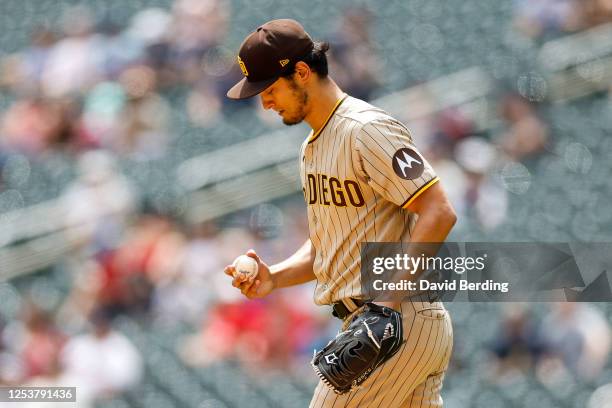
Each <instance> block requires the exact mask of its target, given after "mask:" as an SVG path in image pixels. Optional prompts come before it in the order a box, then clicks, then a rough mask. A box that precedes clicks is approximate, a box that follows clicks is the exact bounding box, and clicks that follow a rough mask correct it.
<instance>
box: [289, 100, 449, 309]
mask: <svg viewBox="0 0 612 408" xmlns="http://www.w3.org/2000/svg"><path fill="white" fill-rule="evenodd" d="M300 157H301V165H300V177H301V181H302V186H303V192H304V198H305V200H306V204H307V213H308V224H309V230H310V239H311V241H312V244H313V246H314V248H315V251H316V257H315V261H314V273H315V275H316V277H317V288H316V290H315V295H314V300H315V303H317V304H319V305H321V304H331V303H333V302H336V301H339V300H341V299H344V298H347V297H353V298H360V297H361V279H360V268H361V262H360V244H361V243H362V242H366V241H368V242H402V240H407V239H409V236H410V232H411V231H412V229H413V228H414V224H415V222H416V217H417V215H416V214H414V213H412V212H410V211H408V210H407V209H406V208H407V207H408V206H409V205H410V203H411V202H412V201H413V200H414V199H415V198H416V197H417V196H418V195H419V194H421V193H422V192H423V191H425V190H426V189H427V188H429V187H430V186H431V185H433V184H434V183H436V182H437V180H438V178H437V177H436V175H435V173H434V170H433V169H432V167H431V166H430V165H429V163H428V162H427V161H426V160H425V159H424V158H423V156H421V155H420V154H419V153H418V150H417V149H416V147H415V146H414V143H413V140H412V136H411V135H410V132H409V131H408V129H406V127H405V126H404V125H403V124H402V123H400V122H399V121H398V120H396V119H394V118H393V117H391V116H390V115H388V114H387V113H385V112H384V111H382V110H381V109H378V108H376V107H374V106H372V105H370V104H368V103H366V102H364V101H361V100H359V99H356V98H353V97H350V96H346V97H345V98H343V99H341V100H340V101H338V103H337V104H336V106H335V108H334V110H333V111H332V112H331V114H330V116H329V118H328V119H327V121H326V122H325V124H324V125H323V127H322V128H321V129H320V130H319V131H318V132H317V133H314V134H313V133H312V132H311V134H310V135H309V137H308V138H307V139H306V140H305V141H304V143H303V144H302V147H301V150H300Z"/></svg>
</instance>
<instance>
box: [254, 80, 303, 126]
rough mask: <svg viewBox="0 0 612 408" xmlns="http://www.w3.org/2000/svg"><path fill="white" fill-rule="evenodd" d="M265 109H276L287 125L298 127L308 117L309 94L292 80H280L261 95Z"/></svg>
mask: <svg viewBox="0 0 612 408" xmlns="http://www.w3.org/2000/svg"><path fill="white" fill-rule="evenodd" d="M260 97H261V103H262V105H263V107H264V109H274V110H275V111H276V112H278V114H279V115H280V116H281V117H282V118H283V123H284V124H285V125H297V124H298V123H300V122H302V121H303V120H304V118H305V117H306V103H307V102H308V93H307V92H306V90H305V89H304V88H302V87H300V85H299V84H298V83H297V82H296V81H295V80H294V79H293V78H292V77H286V78H279V79H278V81H276V82H274V83H273V84H272V85H270V86H269V87H267V88H266V89H265V90H264V91H263V92H262V93H261V94H260Z"/></svg>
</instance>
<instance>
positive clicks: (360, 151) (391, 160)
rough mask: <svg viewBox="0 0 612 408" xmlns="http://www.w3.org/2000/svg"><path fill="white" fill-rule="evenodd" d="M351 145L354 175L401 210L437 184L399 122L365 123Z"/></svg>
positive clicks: (428, 165)
mask: <svg viewBox="0 0 612 408" xmlns="http://www.w3.org/2000/svg"><path fill="white" fill-rule="evenodd" d="M354 143H355V151H356V152H357V154H356V155H354V159H353V160H354V161H356V162H354V163H353V166H354V168H355V169H358V170H356V171H359V173H360V175H361V176H362V178H363V179H364V180H365V181H366V182H367V183H368V185H370V186H371V187H372V189H374V191H376V192H377V193H378V194H380V195H381V196H382V197H383V198H385V199H386V200H388V201H390V202H392V203H395V204H396V205H398V206H400V207H402V208H407V207H408V206H409V205H410V204H411V203H412V202H413V201H414V200H415V199H416V198H417V197H418V196H419V195H420V194H422V193H423V192H424V191H425V190H427V189H428V188H429V187H431V186H432V185H433V184H435V183H436V182H437V181H438V177H437V176H436V174H435V172H434V170H433V168H432V167H431V165H430V164H429V162H427V160H425V158H424V157H423V156H422V155H421V153H420V152H419V151H418V150H417V148H416V146H415V145H414V143H413V140H412V136H411V135H410V132H409V131H408V129H406V127H404V126H403V125H402V124H401V123H400V122H397V121H394V120H376V121H371V122H368V123H366V124H364V125H363V126H362V127H361V128H360V129H359V130H358V131H357V132H356V133H355V138H354Z"/></svg>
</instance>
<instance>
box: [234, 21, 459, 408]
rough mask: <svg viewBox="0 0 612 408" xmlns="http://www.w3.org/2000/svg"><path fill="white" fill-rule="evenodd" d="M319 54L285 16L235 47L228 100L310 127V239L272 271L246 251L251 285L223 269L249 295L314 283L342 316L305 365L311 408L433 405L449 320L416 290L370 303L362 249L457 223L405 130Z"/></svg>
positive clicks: (449, 338)
mask: <svg viewBox="0 0 612 408" xmlns="http://www.w3.org/2000/svg"><path fill="white" fill-rule="evenodd" d="M327 50H328V45H327V44H326V43H320V42H314V41H313V40H312V39H311V38H310V36H309V35H308V34H307V33H306V32H305V31H304V28H303V27H302V26H301V25H300V24H299V23H298V22H296V21H294V20H288V19H284V20H273V21H270V22H267V23H265V24H263V25H262V26H260V27H259V28H257V30H256V31H255V32H253V33H251V34H250V35H249V36H248V37H247V38H246V39H245V40H244V42H243V43H242V45H241V47H240V51H239V54H238V64H239V65H240V68H241V70H242V73H243V74H244V78H243V79H242V80H241V81H240V82H239V83H237V84H236V85H235V86H234V87H232V88H231V89H230V90H229V91H228V93H227V96H228V97H229V98H232V99H243V98H249V97H252V96H255V95H259V96H260V98H261V103H262V104H263V107H264V108H265V109H273V110H274V111H276V112H277V113H278V115H280V116H281V118H282V120H283V122H284V123H285V124H286V125H294V124H297V123H300V122H302V121H306V122H307V123H308V124H309V125H310V127H311V128H312V131H311V132H310V134H309V135H308V137H307V138H306V140H305V141H304V143H303V144H302V147H301V149H300V175H301V181H302V186H303V193H304V199H305V200H306V204H307V214H308V223H309V239H308V240H307V241H306V242H305V243H304V245H303V246H302V247H301V248H300V249H298V250H297V252H295V254H294V255H292V256H291V257H289V258H288V259H286V260H284V261H282V262H280V263H278V264H275V265H270V266H268V265H267V264H266V263H265V262H264V261H263V260H261V259H260V258H259V257H258V256H257V254H256V253H255V251H253V250H250V251H248V252H247V255H248V256H250V257H252V258H254V259H255V260H256V261H257V263H258V266H259V269H258V274H257V276H255V277H246V276H245V275H242V274H234V273H235V268H234V267H233V266H231V265H228V266H227V267H226V268H225V273H226V274H228V275H230V276H233V277H234V278H233V280H232V284H233V286H235V287H237V288H239V289H240V290H241V292H242V293H243V294H244V295H245V296H247V297H248V298H260V297H264V296H267V295H268V294H270V293H271V292H272V291H274V290H277V289H280V288H284V287H288V286H293V285H299V284H302V283H305V282H308V281H311V280H316V289H315V294H314V300H315V303H316V304H318V305H332V306H333V310H334V315H335V316H336V317H339V318H340V319H343V321H344V326H343V331H342V333H340V334H339V336H338V337H336V339H334V340H332V341H331V342H330V344H329V345H328V347H327V348H326V350H324V351H323V354H321V352H319V353H318V354H317V355H315V358H314V359H313V367H314V368H315V371H317V373H318V374H319V376H320V377H321V381H320V382H319V384H318V386H317V387H316V389H315V392H314V395H313V398H312V401H311V403H310V407H369V408H375V407H381V408H383V407H384V408H390V407H420V408H426V407H441V406H442V398H441V395H440V390H441V388H442V382H443V379H444V373H445V371H446V369H447V367H448V363H449V359H450V355H451V350H452V342H453V334H452V327H451V321H450V317H449V315H448V313H447V311H446V310H445V308H444V306H443V305H442V303H440V302H439V301H435V300H432V299H431V298H429V297H428V296H426V295H425V294H423V293H415V294H414V295H412V296H410V297H408V298H404V299H403V300H401V301H389V302H373V301H372V300H371V299H367V298H366V297H365V295H364V294H363V293H362V289H361V277H360V267H361V260H360V244H361V243H362V242H402V243H404V242H405V243H410V242H443V241H444V240H445V238H446V237H447V235H448V233H449V231H450V230H451V228H452V226H453V225H454V223H455V221H456V215H455V212H454V210H453V208H452V206H451V205H450V203H449V202H448V199H447V197H446V194H445V193H444V191H443V189H442V187H441V186H440V183H438V177H437V176H436V174H435V173H434V170H433V169H432V168H431V166H430V165H429V163H428V162H427V160H425V158H424V157H423V156H422V155H421V154H420V153H419V151H418V150H417V148H416V147H415V145H414V143H413V140H412V136H411V134H410V132H409V131H408V130H407V129H406V127H405V126H404V125H403V124H402V123H400V122H399V121H398V120H396V119H394V118H393V117H391V116H389V115H388V114H387V113H385V112H384V111H382V110H381V109H378V108H376V107H374V106H372V105H370V104H368V103H366V102H364V101H361V100H358V99H355V98H353V97H351V96H348V95H346V94H345V93H344V92H343V91H342V90H341V89H340V88H339V87H338V85H337V84H336V83H335V82H334V81H333V80H332V78H330V77H329V76H328V69H327V59H326V51H327ZM234 275H235V276H234ZM398 322H399V323H398ZM379 324H381V325H380V327H378V326H377V325H379ZM398 336H399V339H398V338H397V337H398ZM355 356H357V357H355Z"/></svg>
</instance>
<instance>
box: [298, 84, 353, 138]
mask: <svg viewBox="0 0 612 408" xmlns="http://www.w3.org/2000/svg"><path fill="white" fill-rule="evenodd" d="M347 96H348V95H347V94H344V96H343V97H342V98H340V99H338V101H337V102H336V104H335V105H334V108H333V109H332V111H331V112H330V113H329V116H328V117H327V119H325V122H323V126H321V128H320V129H319V130H317V133H315V134H312V130H311V131H310V136H309V137H308V143H312V142H314V141H315V139H316V138H317V137H319V135H320V134H321V132H323V129H325V126H327V123H328V122H329V120H330V119H331V117H332V116H334V113H336V110H337V109H338V107H339V106H340V105H341V104H342V102H344V100H345V99H346V97H347Z"/></svg>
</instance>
